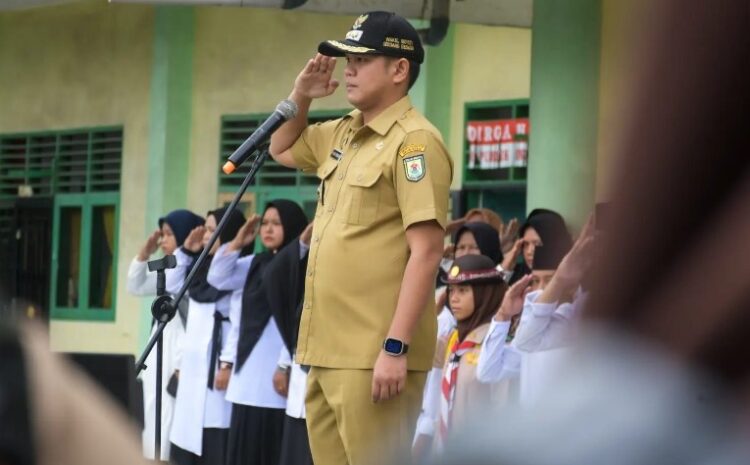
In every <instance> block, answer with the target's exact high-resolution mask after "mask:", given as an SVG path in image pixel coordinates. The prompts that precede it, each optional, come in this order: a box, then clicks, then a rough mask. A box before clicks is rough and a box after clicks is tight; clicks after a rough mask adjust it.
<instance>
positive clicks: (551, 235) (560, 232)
mask: <svg viewBox="0 0 750 465" xmlns="http://www.w3.org/2000/svg"><path fill="white" fill-rule="evenodd" d="M519 235H520V238H519V239H518V240H517V241H516V243H515V244H514V245H513V249H512V250H511V252H510V253H509V254H508V256H507V257H505V260H504V261H503V269H504V270H506V271H507V272H510V271H512V272H513V275H512V277H511V279H510V284H511V285H512V284H515V282H516V281H518V280H519V279H521V278H522V277H524V276H526V275H527V274H529V273H531V270H532V269H533V265H534V251H535V250H536V248H537V247H539V246H540V245H544V243H545V242H550V241H552V242H554V243H555V244H557V245H558V246H559V247H561V248H565V249H570V248H571V247H572V246H573V238H572V237H571V236H570V232H568V227H567V226H566V225H565V220H564V219H563V217H562V216H561V215H560V214H559V213H557V212H555V211H553V210H547V209H545V208H537V209H535V210H532V211H531V213H529V216H527V217H526V222H525V223H524V224H523V226H521V229H520V231H519ZM521 254H523V261H522V262H521V263H517V260H518V256H519V255H521Z"/></svg>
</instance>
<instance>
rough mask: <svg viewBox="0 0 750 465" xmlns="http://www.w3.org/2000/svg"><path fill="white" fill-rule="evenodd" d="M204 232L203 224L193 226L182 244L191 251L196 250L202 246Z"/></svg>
mask: <svg viewBox="0 0 750 465" xmlns="http://www.w3.org/2000/svg"><path fill="white" fill-rule="evenodd" d="M205 232H206V227H205V226H198V227H197V228H194V229H193V230H192V231H190V234H188V237H187V238H186V239H185V243H183V244H182V246H183V247H185V248H186V249H187V250H189V251H191V252H198V251H199V250H200V249H201V248H202V247H203V234H204V233H205Z"/></svg>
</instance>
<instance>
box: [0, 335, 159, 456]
mask: <svg viewBox="0 0 750 465" xmlns="http://www.w3.org/2000/svg"><path fill="white" fill-rule="evenodd" d="M48 339H49V336H48V335H47V334H46V333H45V332H44V330H43V329H42V327H41V326H38V325H37V324H35V323H24V324H21V325H19V326H15V325H14V324H13V323H11V322H9V321H7V320H5V321H3V322H0V464H2V465H100V464H103V463H106V464H112V465H139V464H145V463H147V462H146V461H145V460H144V459H143V457H142V456H141V447H140V443H139V440H138V436H137V431H136V430H135V428H134V426H133V425H132V424H131V423H129V421H128V419H127V418H126V417H125V414H124V413H123V412H122V411H120V410H119V409H118V408H117V407H116V406H115V405H114V404H113V403H112V401H111V400H110V399H108V398H107V397H106V395H105V394H103V393H102V391H101V390H100V389H99V388H98V387H97V386H95V385H94V384H93V383H92V382H91V380H89V379H88V378H87V377H86V376H85V375H83V374H82V373H81V372H80V371H79V370H78V369H76V368H75V367H73V366H71V365H70V364H69V362H67V361H66V360H63V359H62V358H61V357H60V356H58V355H54V354H52V353H51V352H50V349H49V347H48V345H47V341H48Z"/></svg>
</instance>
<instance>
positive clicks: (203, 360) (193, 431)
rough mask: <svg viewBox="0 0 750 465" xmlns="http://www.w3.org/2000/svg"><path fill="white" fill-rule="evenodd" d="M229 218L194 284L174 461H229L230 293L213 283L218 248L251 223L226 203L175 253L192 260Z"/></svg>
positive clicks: (186, 464) (190, 464)
mask: <svg viewBox="0 0 750 465" xmlns="http://www.w3.org/2000/svg"><path fill="white" fill-rule="evenodd" d="M227 214H228V215H230V216H229V219H228V222H227V224H226V226H225V228H224V230H223V231H222V232H221V234H220V236H219V240H217V241H216V243H215V244H214V248H213V249H212V250H211V255H210V256H209V259H208V260H206V262H204V264H203V265H202V266H201V267H200V268H199V269H198V270H197V271H196V276H195V280H194V281H193V282H192V284H191V285H190V288H189V312H188V320H187V328H186V329H185V337H184V339H183V345H182V359H181V361H180V365H179V376H178V378H179V385H178V388H177V400H176V402H175V412H174V421H173V425H172V434H171V436H170V440H171V441H172V445H173V447H172V460H173V462H175V463H176V464H177V465H215V464H223V463H224V461H225V460H226V442H227V432H228V428H229V420H230V416H231V412H232V404H231V403H229V402H228V401H227V400H226V399H225V398H224V395H225V389H226V382H227V380H226V379H220V376H219V373H218V371H219V355H220V353H221V351H222V347H223V346H224V345H225V343H226V339H227V335H228V333H229V328H230V325H229V301H230V298H231V296H230V293H229V292H223V291H219V290H218V289H216V288H215V287H213V286H211V285H210V284H209V283H208V280H207V275H208V272H209V269H210V267H211V261H212V260H213V257H214V254H215V252H216V249H217V248H218V247H219V246H220V245H221V244H222V243H226V242H228V241H230V240H231V239H232V238H233V237H234V236H235V235H236V233H237V231H238V230H239V228H240V227H241V226H242V224H243V223H244V222H245V218H244V216H243V215H242V214H241V213H239V212H238V211H236V210H234V211H232V212H231V213H228V212H227V209H226V208H220V209H218V210H213V211H210V212H209V213H208V215H207V216H206V223H205V226H203V227H200V228H196V229H195V230H193V231H192V232H191V233H190V235H189V236H188V238H187V240H186V241H185V244H184V246H183V247H181V248H180V249H178V250H177V251H176V252H175V257H176V258H177V263H178V266H182V264H185V263H187V264H189V265H192V264H193V262H194V260H195V259H196V258H197V257H198V255H199V254H200V252H201V249H202V248H204V247H205V246H206V245H207V244H208V241H209V239H210V237H211V234H213V232H214V231H215V230H216V226H217V224H218V223H219V222H220V221H221V219H222V218H223V217H224V215H227Z"/></svg>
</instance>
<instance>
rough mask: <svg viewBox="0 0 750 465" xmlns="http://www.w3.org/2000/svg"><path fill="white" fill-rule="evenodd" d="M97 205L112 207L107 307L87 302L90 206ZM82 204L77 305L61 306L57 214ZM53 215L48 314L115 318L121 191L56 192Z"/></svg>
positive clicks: (92, 318) (101, 318)
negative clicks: (110, 261) (112, 229)
mask: <svg viewBox="0 0 750 465" xmlns="http://www.w3.org/2000/svg"><path fill="white" fill-rule="evenodd" d="M98 206H113V207H114V208H115V224H114V243H113V246H112V251H113V253H112V273H113V279H112V306H111V307H110V308H100V307H90V306H89V291H90V288H89V284H90V282H89V276H90V261H91V230H92V226H93V210H94V207H98ZM65 207H81V237H80V238H79V241H80V245H79V250H80V256H79V257H78V269H79V277H78V295H79V300H78V305H77V306H76V307H65V306H60V305H58V303H57V273H58V267H59V261H58V259H59V251H60V216H61V215H60V214H61V210H62V208H65ZM53 208H54V210H53V216H52V229H53V231H55V234H53V236H52V257H51V260H52V262H51V266H50V301H49V302H50V318H51V319H56V320H88V321H114V320H115V317H116V313H117V281H118V279H117V276H118V269H117V264H118V258H119V257H118V250H119V240H120V237H119V236H120V194H119V192H97V193H88V194H57V195H56V196H55V202H54V207H53Z"/></svg>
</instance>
